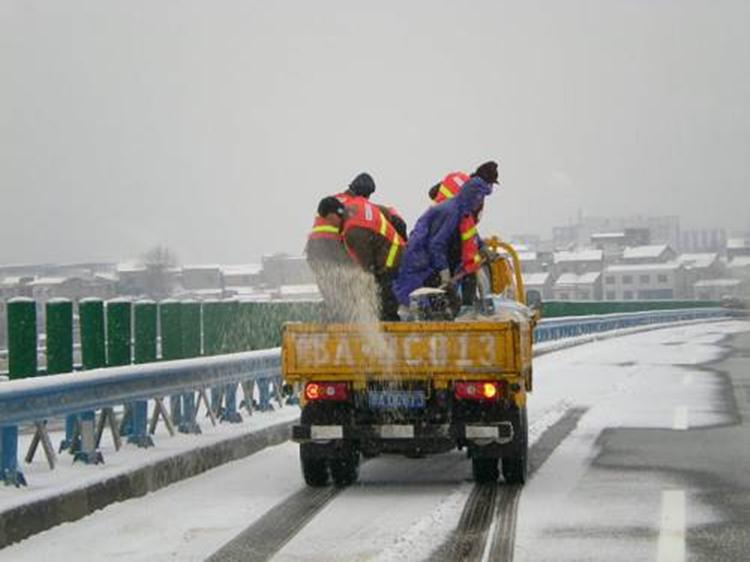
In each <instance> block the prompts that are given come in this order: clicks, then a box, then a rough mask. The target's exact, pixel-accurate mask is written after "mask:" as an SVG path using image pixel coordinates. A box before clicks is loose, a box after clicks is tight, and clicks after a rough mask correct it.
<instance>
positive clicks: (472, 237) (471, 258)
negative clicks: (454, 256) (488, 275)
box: [458, 216, 482, 273]
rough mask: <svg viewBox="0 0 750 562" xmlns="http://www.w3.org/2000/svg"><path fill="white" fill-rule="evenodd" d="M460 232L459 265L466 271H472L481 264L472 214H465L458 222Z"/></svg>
mask: <svg viewBox="0 0 750 562" xmlns="http://www.w3.org/2000/svg"><path fill="white" fill-rule="evenodd" d="M458 231H459V233H460V234H461V266H462V267H463V270H464V271H465V272H466V273H474V272H475V271H477V270H478V269H479V267H480V265H481V262H482V257H481V256H480V255H479V235H478V234H477V223H476V221H475V220H474V217H472V216H466V217H464V218H462V219H461V222H459V224H458Z"/></svg>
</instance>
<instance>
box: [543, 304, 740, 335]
mask: <svg viewBox="0 0 750 562" xmlns="http://www.w3.org/2000/svg"><path fill="white" fill-rule="evenodd" d="M729 316H731V313H730V311H728V310H727V309H725V308H718V307H717V308H698V309H696V308H693V309H679V310H659V311H649V312H626V313H620V314H603V315H601V316H586V317H581V316H576V317H568V318H552V319H548V320H544V319H542V321H541V322H539V324H537V326H536V329H535V330H534V343H541V342H545V341H551V340H557V339H561V338H571V337H576V336H584V335H588V334H595V333H600V332H609V331H612V330H620V329H624V328H634V327H637V326H647V325H649V324H664V323H673V322H684V321H687V320H701V319H705V320H708V319H711V318H723V317H729Z"/></svg>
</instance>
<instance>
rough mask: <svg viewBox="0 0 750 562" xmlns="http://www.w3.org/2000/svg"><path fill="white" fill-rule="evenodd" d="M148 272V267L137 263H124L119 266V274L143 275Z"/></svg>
mask: <svg viewBox="0 0 750 562" xmlns="http://www.w3.org/2000/svg"><path fill="white" fill-rule="evenodd" d="M144 271H146V267H145V266H143V265H141V264H139V263H136V262H124V263H118V264H117V272H118V273H141V272H144Z"/></svg>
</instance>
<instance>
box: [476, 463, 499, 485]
mask: <svg viewBox="0 0 750 562" xmlns="http://www.w3.org/2000/svg"><path fill="white" fill-rule="evenodd" d="M497 461H498V459H497V457H478V458H477V457H473V458H472V459H471V471H472V472H473V474H474V481H475V482H476V483H477V484H485V483H488V482H497V477H498V476H500V471H499V470H498V467H497Z"/></svg>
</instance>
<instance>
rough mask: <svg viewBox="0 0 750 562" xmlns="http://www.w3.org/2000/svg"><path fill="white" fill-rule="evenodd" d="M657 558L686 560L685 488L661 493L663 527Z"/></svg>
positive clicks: (673, 561) (665, 561) (675, 561)
mask: <svg viewBox="0 0 750 562" xmlns="http://www.w3.org/2000/svg"><path fill="white" fill-rule="evenodd" d="M656 560H657V562H684V560H685V490H664V491H662V493H661V528H660V530H659V550H658V554H657V557H656Z"/></svg>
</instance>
